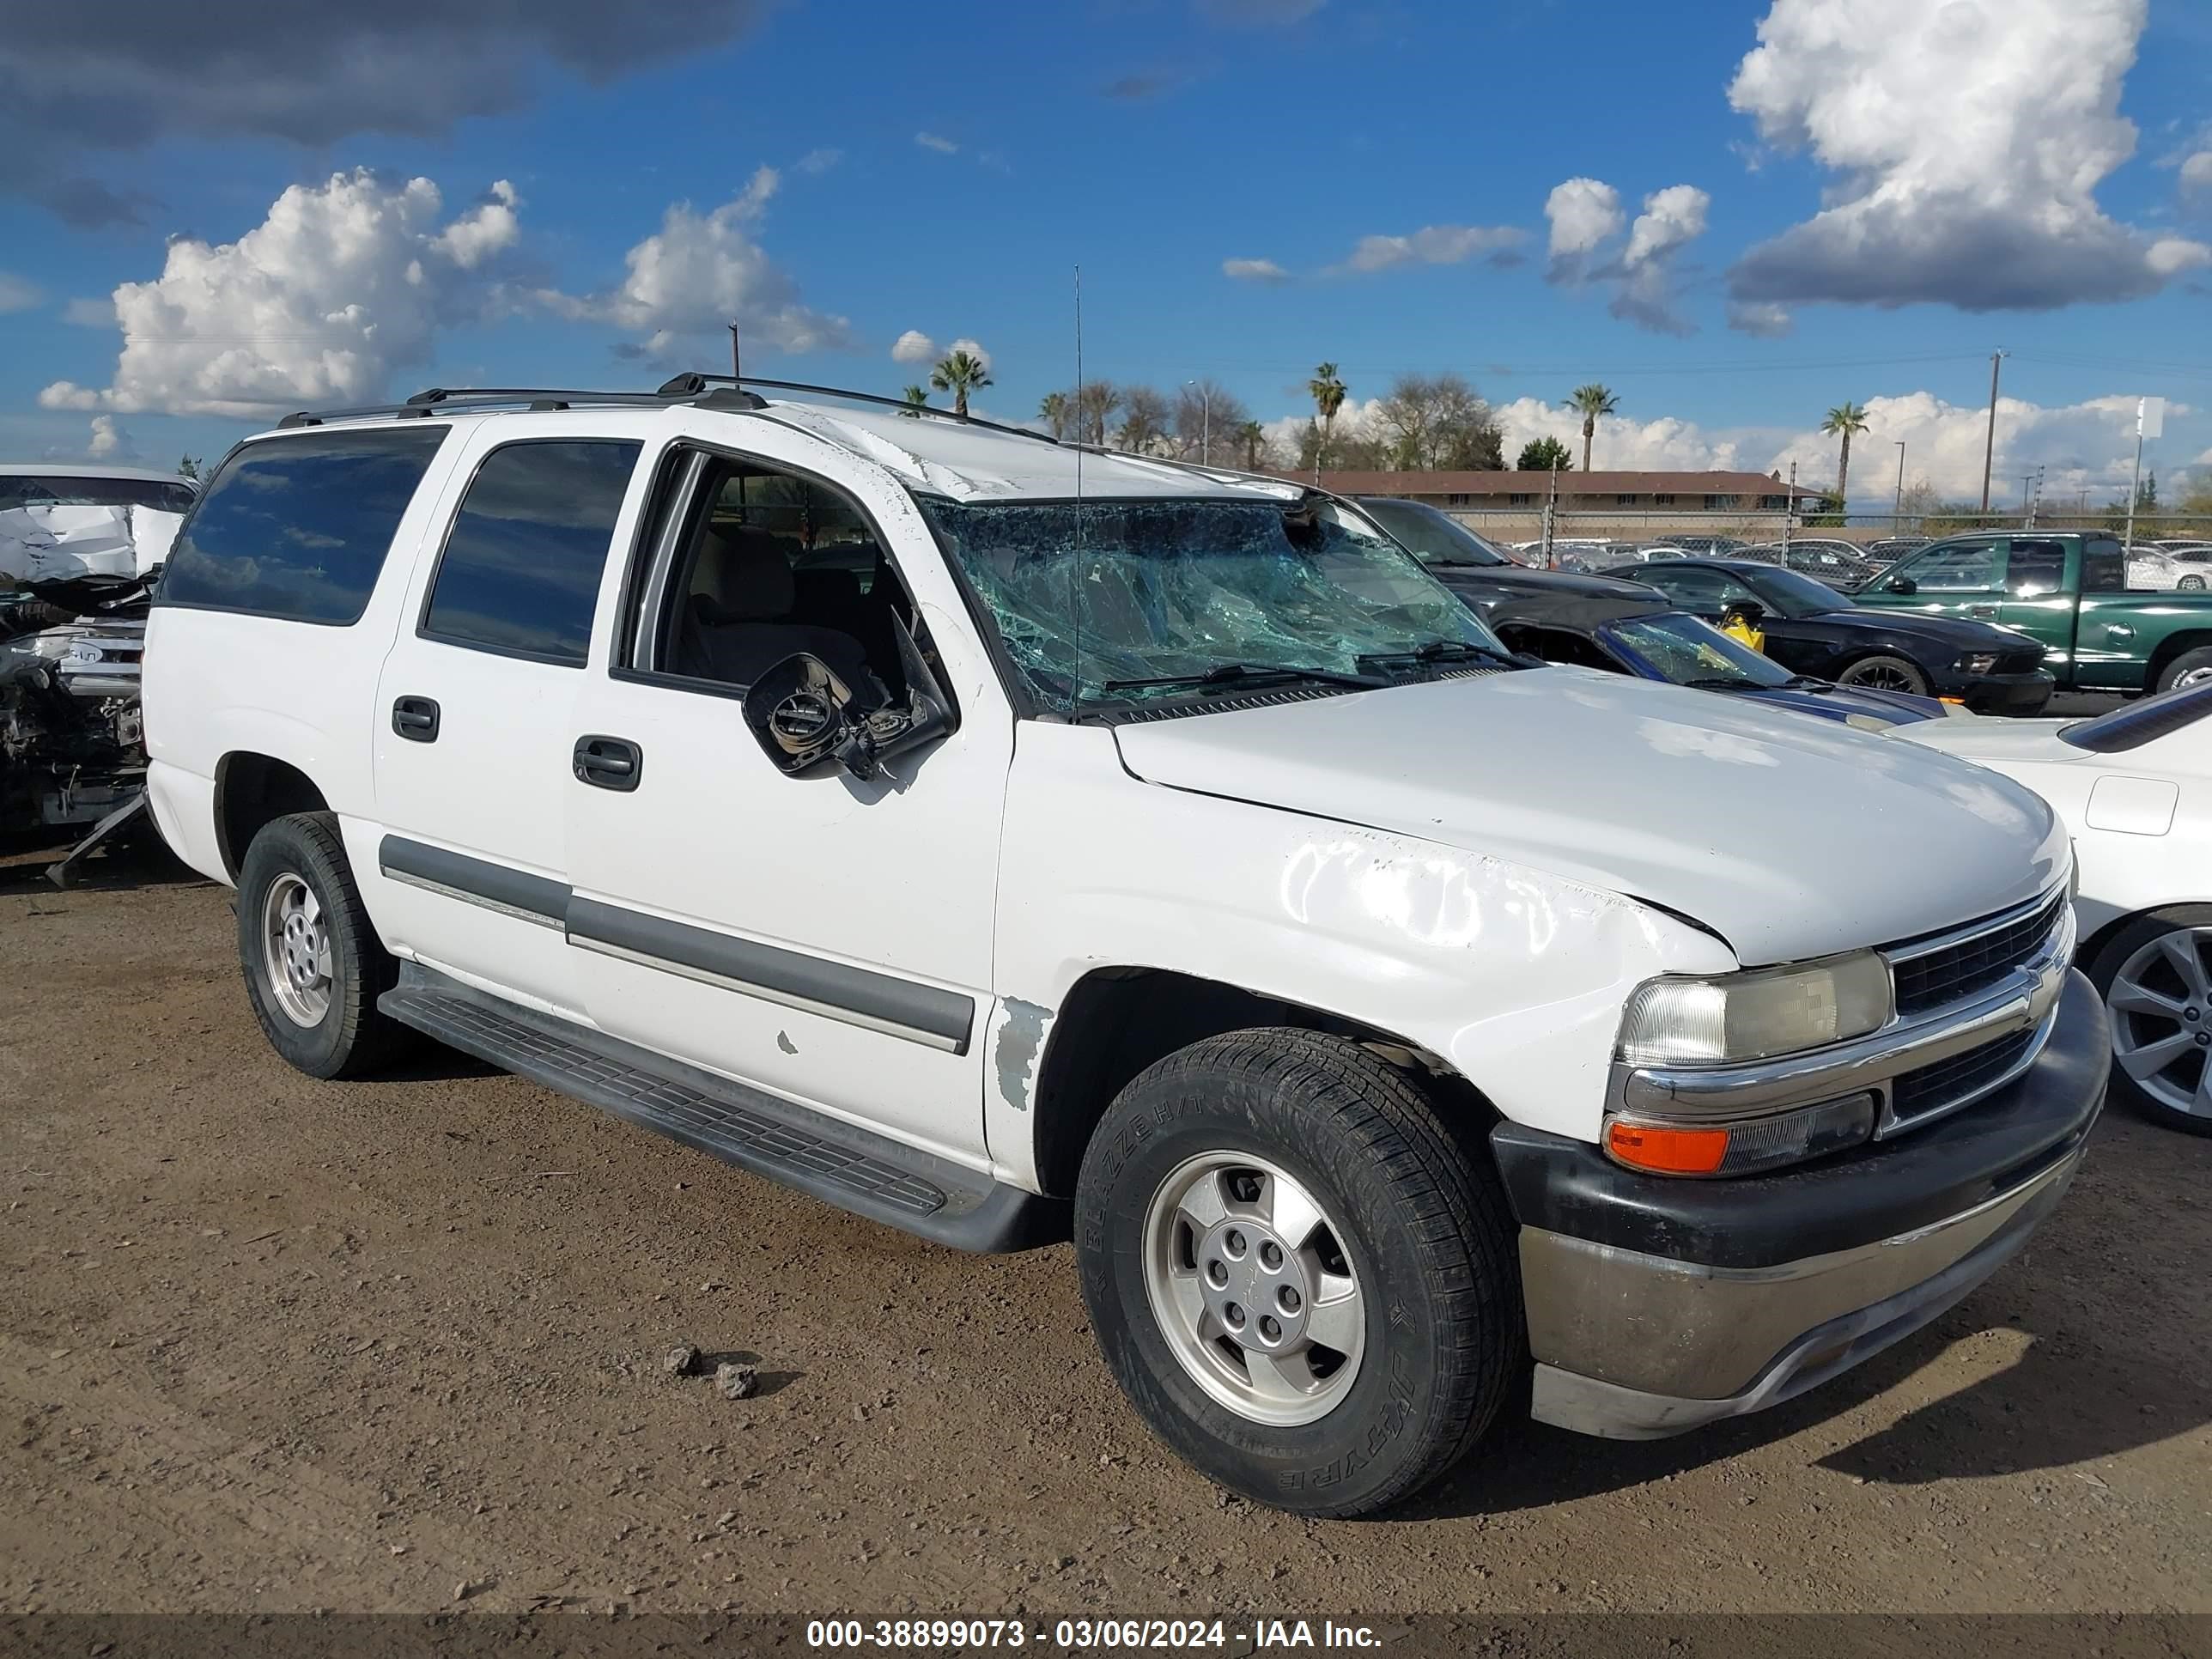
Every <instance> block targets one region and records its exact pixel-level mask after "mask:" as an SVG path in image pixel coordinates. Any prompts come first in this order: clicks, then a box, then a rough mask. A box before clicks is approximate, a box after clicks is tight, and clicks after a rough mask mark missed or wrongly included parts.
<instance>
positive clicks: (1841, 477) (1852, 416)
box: [1820, 402, 1867, 524]
mask: <svg viewBox="0 0 2212 1659" xmlns="http://www.w3.org/2000/svg"><path fill="white" fill-rule="evenodd" d="M1866 429H1867V417H1866V410H1865V408H1864V407H1863V405H1861V404H1854V403H1849V402H1845V403H1840V404H1837V405H1836V406H1835V407H1834V408H1833V409H1832V410H1829V411H1828V418H1827V419H1826V420H1825V421H1823V422H1820V430H1821V431H1823V432H1826V433H1830V434H1832V435H1838V436H1840V437H1841V438H1842V439H1843V441H1844V453H1842V454H1841V455H1840V456H1838V458H1837V459H1836V501H1837V503H1838V506H1840V505H1841V504H1842V503H1843V502H1844V501H1847V500H1849V499H1850V498H1849V497H1848V496H1846V495H1844V490H1845V489H1848V488H1849V487H1850V481H1851V434H1853V433H1854V432H1863V431H1865V430H1866ZM1836 522H1837V523H1838V524H1841V523H1842V522H1843V520H1840V519H1838V520H1837V521H1836Z"/></svg>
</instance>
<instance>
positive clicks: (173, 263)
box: [39, 168, 516, 419]
mask: <svg viewBox="0 0 2212 1659" xmlns="http://www.w3.org/2000/svg"><path fill="white" fill-rule="evenodd" d="M515 206H516V203H515V199H514V196H513V191H512V189H511V188H510V187H507V186H506V185H496V186H495V187H494V191H493V194H492V195H491V197H489V199H488V200H487V201H486V202H484V203H483V204H479V205H478V206H477V207H475V208H472V209H471V210H469V211H468V212H466V213H465V214H463V215H461V216H459V217H458V218H455V219H453V220H451V221H443V215H444V200H443V197H441V194H440V192H439V189H438V186H437V185H435V184H434V183H433V182H431V181H430V180H429V179H405V180H391V179H380V178H379V177H378V176H377V175H375V174H374V173H370V172H369V171H368V169H367V168H361V169H357V170H356V171H355V172H352V173H333V174H332V175H331V177H330V178H329V179H327V180H326V181H325V182H324V183H322V184H319V185H293V186H292V187H291V188H290V189H289V190H287V191H285V192H284V193H283V195H282V196H280V197H277V198H276V202H275V203H274V204H271V205H270V210H269V213H268V216H267V217H266V218H264V220H263V222H261V223H260V224H258V225H257V226H255V227H254V228H252V229H251V230H249V231H247V232H246V234H244V235H242V236H240V238H239V239H238V240H236V241H234V242H223V243H209V242H205V241H202V240H199V239H198V238H197V237H189V236H180V237H178V238H175V239H174V240H172V241H171V242H170V243H169V245H168V249H167V254H166V256H165V258H164V259H163V262H162V270H161V276H158V277H156V278H155V279H154V280H153V281H151V282H144V283H123V284H122V285H121V286H120V287H118V289H116V290H115V292H114V295H113V296H112V307H113V310H114V319H113V320H114V322H115V324H116V325H118V326H119V327H120V328H121V329H122V331H123V349H122V352H121V355H120V356H118V359H117V361H116V365H115V372H114V375H113V378H112V381H111V383H110V384H109V385H108V386H106V387H104V388H95V387H90V386H78V385H76V384H75V383H73V382H71V381H68V380H61V381H57V382H55V383H54V384H53V385H52V386H47V387H46V389H45V390H44V391H43V392H40V394H39V402H40V404H41V405H42V406H44V407H46V408H48V409H106V410H118V411H120V412H123V413H125V414H129V413H135V412H137V411H140V410H149V411H156V412H161V413H167V414H193V415H220V416H230V417H233V418H239V419H252V418H256V417H258V416H265V415H267V414H268V413H270V411H271V410H282V409H296V408H299V407H301V405H303V404H355V403H366V402H374V400H375V399H376V398H379V397H380V396H382V395H383V393H384V391H385V383H386V378H387V376H388V375H389V374H391V373H392V370H394V369H397V368H407V367H409V366H411V365H414V364H417V363H421V362H426V361H428V358H429V356H430V352H431V348H432V344H433V342H434V341H435V337H436V335H437V333H438V331H439V330H440V329H441V328H443V327H445V326H447V325H451V324H453V323H455V322H458V321H461V320H465V319H468V318H470V317H472V316H476V315H479V314H481V313H482V312H483V308H484V306H485V303H486V301H487V298H488V295H489V271H488V267H489V265H490V264H494V263H495V260H496V256H497V255H498V254H499V252H501V251H502V250H503V249H504V248H506V247H507V246H509V245H510V244H511V243H512V242H513V240H514V236H515V234H516V221H515V217H514V210H515ZM441 221H443V222H441ZM90 303H96V302H88V306H87V310H89V305H90ZM71 320H73V321H90V320H93V319H92V318H91V317H90V316H89V315H86V314H82V313H79V310H78V307H75V306H73V307H71Z"/></svg>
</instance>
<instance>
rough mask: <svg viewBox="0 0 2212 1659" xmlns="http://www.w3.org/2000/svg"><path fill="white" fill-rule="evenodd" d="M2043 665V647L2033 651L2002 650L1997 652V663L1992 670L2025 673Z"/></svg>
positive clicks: (2000, 672) (2002, 672) (2001, 672)
mask: <svg viewBox="0 0 2212 1659" xmlns="http://www.w3.org/2000/svg"><path fill="white" fill-rule="evenodd" d="M2042 666H2043V647H2041V646H2038V647H2036V648H2035V649H2034V650H2033V651H2002V652H2000V653H1997V665H1996V668H1995V669H1994V670H1992V672H1994V673H1998V674H2025V673H2027V672H2029V671H2032V670H2034V669H2038V668H2040V667H2042Z"/></svg>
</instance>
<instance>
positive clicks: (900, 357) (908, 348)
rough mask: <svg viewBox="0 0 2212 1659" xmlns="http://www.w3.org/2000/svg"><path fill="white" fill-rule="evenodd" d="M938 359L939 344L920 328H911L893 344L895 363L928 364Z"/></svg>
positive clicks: (892, 351) (892, 359) (892, 355)
mask: <svg viewBox="0 0 2212 1659" xmlns="http://www.w3.org/2000/svg"><path fill="white" fill-rule="evenodd" d="M936 358H937V342H936V341H934V340H933V339H931V338H930V337H929V336H927V334H924V333H923V332H922V331H921V330H920V329H918V328H910V329H908V330H907V331H906V332H905V333H903V334H902V335H900V336H899V337H898V338H897V339H896V340H893V341H892V342H891V361H892V362H895V363H927V362H935V361H936Z"/></svg>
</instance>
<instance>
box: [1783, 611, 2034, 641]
mask: <svg viewBox="0 0 2212 1659" xmlns="http://www.w3.org/2000/svg"><path fill="white" fill-rule="evenodd" d="M1822 617H1833V618H1835V619H1836V620H1837V621H1838V622H1848V623H1861V624H1864V623H1867V622H1868V621H1869V620H1870V619H1871V620H1872V621H1874V622H1875V623H1879V624H1880V625H1881V627H1882V628H1885V629H1888V630H1889V631H1890V632H1891V633H1893V634H1905V635H1911V636H1912V637H1913V638H1915V639H1922V640H1926V641H1929V643H1930V644H1934V645H1939V646H1948V647H1950V648H1951V649H1952V650H1954V651H2018V650H2020V649H2021V647H2024V646H2030V645H2039V644H2041V641H2039V640H2037V639H2035V638H2033V636H2032V635H2027V634H2023V633H2021V631H2020V630H2019V629H2016V628H2002V627H1999V626H1998V625H1997V624H1996V623H1988V622H1977V621H1975V620H1974V619H1973V618H1972V617H1931V616H1929V614H1928V613H1927V612H1926V611H1893V610H1892V609H1890V608H1889V607H1888V606H1887V605H1868V606H1866V607H1865V608H1864V609H1863V610H1862V609H1859V608H1857V607H1853V608H1851V609H1850V610H1843V611H1820V612H1817V613H1816V614H1815V615H1814V616H1811V617H1806V618H1804V620H1805V621H1807V622H1817V621H1820V619H1821V618H1822Z"/></svg>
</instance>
